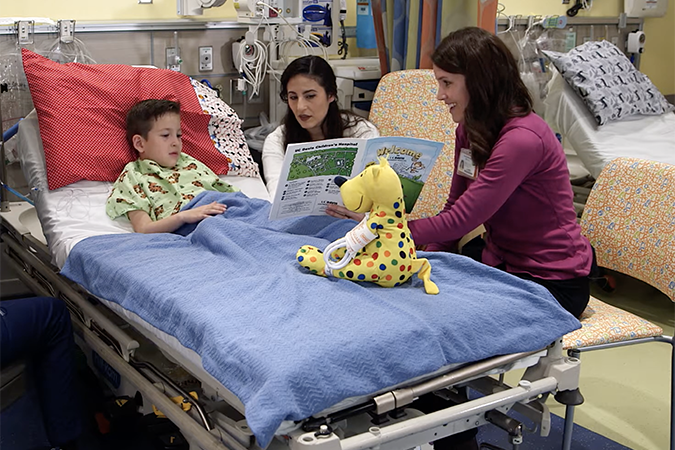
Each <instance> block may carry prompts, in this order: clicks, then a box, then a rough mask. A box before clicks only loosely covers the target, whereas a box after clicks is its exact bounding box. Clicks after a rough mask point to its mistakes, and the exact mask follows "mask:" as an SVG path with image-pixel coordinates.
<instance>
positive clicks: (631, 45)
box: [626, 31, 646, 53]
mask: <svg viewBox="0 0 675 450" xmlns="http://www.w3.org/2000/svg"><path fill="white" fill-rule="evenodd" d="M645 41H646V37H645V33H644V32H643V31H634V32H632V33H628V40H627V41H626V52H627V53H642V51H643V50H644V49H645Z"/></svg>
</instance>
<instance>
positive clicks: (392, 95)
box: [368, 70, 457, 219]
mask: <svg viewBox="0 0 675 450" xmlns="http://www.w3.org/2000/svg"><path fill="white" fill-rule="evenodd" d="M437 92H438V83H437V82H436V78H435V77H434V72H433V71H432V70H399V71H397V72H392V73H388V74H387V75H385V76H384V77H382V79H381V80H380V83H379V84H378V86H377V91H376V92H375V97H374V98H373V105H372V107H371V109H370V115H369V117H368V119H369V120H370V121H371V122H372V123H373V124H375V126H376V127H377V128H378V130H379V131H380V134H381V135H382V136H410V137H416V138H422V139H430V140H432V141H438V142H443V143H445V146H444V147H443V151H442V152H441V154H440V155H439V157H438V159H437V161H436V164H435V165H434V167H433V169H432V170H431V174H430V175H429V178H428V179H427V182H426V183H425V184H424V188H423V189H422V192H421V194H420V196H419V198H418V199H417V203H415V208H414V209H413V211H412V212H411V214H410V216H409V218H410V219H419V218H422V217H431V216H435V215H436V214H438V212H439V211H440V210H441V209H443V206H444V205H445V202H446V200H447V199H448V194H449V193H450V183H451V182H452V173H453V171H454V167H455V165H454V163H455V154H454V149H455V128H456V127H457V124H455V122H453V120H452V116H451V115H450V112H449V111H448V107H447V106H446V105H445V103H443V102H442V101H440V100H437V99H436V93H437Z"/></svg>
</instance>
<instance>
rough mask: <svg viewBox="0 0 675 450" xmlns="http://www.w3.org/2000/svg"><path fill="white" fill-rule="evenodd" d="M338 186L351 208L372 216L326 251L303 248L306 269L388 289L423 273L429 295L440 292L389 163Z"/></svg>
mask: <svg viewBox="0 0 675 450" xmlns="http://www.w3.org/2000/svg"><path fill="white" fill-rule="evenodd" d="M335 182H336V183H337V184H338V185H339V186H340V194H341V196H342V201H343V202H344V204H345V207H346V208H347V209H349V210H351V211H354V212H359V213H367V214H366V217H365V218H364V219H363V221H361V223H359V224H358V225H357V226H356V227H354V229H353V230H351V231H350V232H349V233H347V235H346V236H345V237H344V238H341V239H338V240H337V241H335V242H333V243H332V244H330V245H329V246H328V247H326V249H325V252H322V251H321V250H319V249H318V248H316V247H313V246H311V245H304V246H302V247H301V248H300V250H298V252H297V254H296V258H297V260H298V262H299V263H300V265H301V266H303V267H306V268H308V269H309V270H310V271H311V272H312V273H314V274H317V275H322V276H326V275H332V276H334V277H338V278H345V279H348V280H352V281H371V282H373V283H377V284H379V285H380V286H384V287H394V286H398V285H400V284H401V283H404V282H406V281H407V280H408V279H409V278H410V277H411V276H412V275H413V274H414V273H416V272H418V271H419V274H418V277H419V278H420V279H421V280H422V281H424V290H425V291H426V292H427V294H438V287H437V286H436V284H434V283H433V282H432V281H431V280H430V276H431V264H429V261H427V260H426V259H424V258H420V259H418V258H417V253H416V252H415V243H414V242H413V240H412V237H411V236H410V229H408V222H407V220H406V218H405V211H404V208H405V205H404V203H403V189H402V188H401V182H400V180H399V177H398V175H397V174H396V172H394V169H392V168H391V167H390V166H389V162H388V161H387V160H386V159H385V158H380V163H379V164H373V165H370V166H368V167H367V168H366V169H365V170H364V171H363V172H361V173H360V174H359V175H358V176H356V177H354V178H352V179H351V180H346V179H345V178H342V177H336V179H335ZM368 212H369V213H368Z"/></svg>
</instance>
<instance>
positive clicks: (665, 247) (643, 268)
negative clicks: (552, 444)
mask: <svg viewBox="0 0 675 450" xmlns="http://www.w3.org/2000/svg"><path fill="white" fill-rule="evenodd" d="M581 228H582V232H583V234H584V235H585V236H586V237H587V238H588V240H589V241H590V242H591V245H593V247H594V248H595V252H596V255H597V260H598V265H599V266H600V267H604V268H607V269H611V270H613V271H616V272H620V273H623V274H625V275H629V276H631V277H633V278H636V279H638V280H641V281H644V282H646V283H648V284H650V285H651V286H653V287H655V288H656V289H658V290H660V291H662V292H663V293H665V294H666V295H667V296H668V297H669V298H670V299H671V300H673V301H675V264H674V262H675V166H673V165H670V164H665V163H659V162H653V161H647V160H643V159H636V158H618V159H615V160H614V161H612V162H611V163H610V164H608V165H607V166H606V167H605V169H604V170H603V171H602V173H601V174H600V176H599V177H598V179H597V181H596V183H595V185H594V186H593V189H592V191H591V193H590V195H589V197H588V201H587V203H586V207H585V209H584V213H583V216H582V218H581ZM581 325H582V328H580V329H578V330H576V331H574V332H572V333H570V334H567V335H566V336H565V337H564V338H563V348H564V349H566V350H568V354H569V355H570V356H575V357H578V356H579V353H581V352H586V351H590V350H602V349H605V348H611V347H620V346H624V345H631V344H641V343H645V342H666V343H668V344H670V345H671V346H673V345H674V343H673V338H672V337H669V336H664V335H663V330H662V329H661V327H659V326H657V325H654V324H652V323H650V322H648V321H646V320H644V319H642V318H641V317H638V316H636V315H634V314H631V313H629V312H626V311H623V310H621V309H619V308H616V307H614V306H611V305H608V304H606V303H603V302H601V301H600V300H598V299H596V298H593V297H591V300H590V302H589V304H588V307H587V308H586V310H585V311H584V312H583V314H582V316H581ZM671 365H672V367H671V412H670V414H671V416H670V421H671V428H670V430H671V436H670V449H671V450H673V449H675V436H674V433H673V429H674V428H673V427H675V420H674V417H675V401H674V400H675V377H673V375H674V374H675V346H674V347H673V359H672V361H671ZM573 418H574V406H573V405H571V406H567V411H566V422H565V433H566V434H568V433H569V435H570V437H571V433H572V425H573ZM566 442H571V439H567V440H566ZM565 448H569V447H564V449H565Z"/></svg>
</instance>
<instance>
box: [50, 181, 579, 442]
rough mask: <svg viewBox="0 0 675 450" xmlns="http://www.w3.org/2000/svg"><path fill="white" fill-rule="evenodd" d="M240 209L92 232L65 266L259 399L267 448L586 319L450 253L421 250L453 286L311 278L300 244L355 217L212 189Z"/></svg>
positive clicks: (255, 420)
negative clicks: (294, 213) (374, 399)
mask: <svg viewBox="0 0 675 450" xmlns="http://www.w3.org/2000/svg"><path fill="white" fill-rule="evenodd" d="M214 200H218V201H221V202H223V203H225V204H227V205H228V209H227V211H226V212H225V213H224V214H222V215H220V216H216V217H210V218H207V219H205V220H203V221H201V222H200V223H199V224H197V225H192V226H187V227H184V228H182V229H180V230H178V231H179V232H180V234H154V235H143V234H136V233H131V234H123V235H121V234H117V235H105V236H96V237H90V238H87V239H85V240H83V241H81V242H80V243H78V244H77V245H76V246H75V247H74V248H73V250H72V251H71V253H70V255H69V257H68V260H67V262H66V265H65V266H64V268H63V270H62V274H63V275H65V276H66V277H68V278H70V279H72V280H73V281H75V282H77V283H80V284H81V285H83V286H84V287H85V288H87V289H88V290H89V291H90V292H91V293H93V294H94V295H96V296H98V297H101V298H104V299H106V300H109V301H112V302H115V303H118V304H120V305H121V306H122V307H124V308H125V309H127V310H129V311H132V312H134V313H136V314H137V315H138V316H140V317H141V318H142V319H143V320H145V321H147V322H149V323H150V324H152V325H153V326H155V327H157V328H158V329H160V330H162V331H164V332H165V333H168V334H170V335H172V336H175V337H176V338H177V339H178V340H179V341H180V342H181V344H182V345H183V346H185V347H188V348H190V349H193V350H194V351H196V352H197V353H198V354H199V355H201V358H202V364H203V366H204V369H206V370H207V371H208V372H209V373H210V374H211V375H213V376H214V377H215V378H216V379H217V380H218V381H219V382H220V383H222V384H223V385H224V386H225V387H226V388H227V389H229V390H230V391H232V392H233V393H234V394H236V395H237V397H239V399H240V400H241V401H242V402H243V403H244V406H245V407H246V420H247V422H248V425H249V426H250V428H251V430H252V431H253V433H254V434H255V436H256V438H257V439H258V442H259V443H260V445H262V446H263V447H265V446H266V445H267V444H268V443H269V442H270V440H271V439H272V437H273V435H274V432H275V431H276V429H277V428H278V427H279V425H280V424H281V422H282V421H283V420H300V419H304V418H306V417H308V416H310V415H312V414H315V413H317V412H319V411H321V410H323V409H325V408H327V407H329V406H332V405H334V404H336V403H338V402H339V401H341V400H344V399H345V398H348V397H353V396H359V395H366V394H370V393H373V392H376V391H378V390H381V389H383V388H386V387H389V386H393V385H396V384H398V383H402V382H404V381H406V380H409V379H411V378H414V377H417V376H420V375H423V374H427V373H430V372H432V371H435V370H437V369H439V368H440V367H442V366H445V365H448V364H451V363H462V362H468V361H476V360H479V359H483V358H487V357H490V356H495V355H502V354H509V353H514V352H524V351H531V350H537V349H540V348H543V347H545V346H546V345H548V344H550V343H551V342H553V341H554V340H556V339H557V338H559V337H561V336H562V335H564V334H566V333H568V332H570V331H572V330H575V329H577V328H579V326H580V325H579V322H578V320H576V319H575V318H574V317H573V316H572V315H571V314H569V313H568V312H566V311H565V310H564V309H563V308H562V307H560V306H559V305H558V303H557V302H556V300H555V299H554V298H553V297H552V296H551V295H550V294H549V292H548V291H547V290H546V289H544V288H543V287H541V286H539V285H537V284H535V283H532V282H528V281H524V280H521V279H519V278H517V277H514V276H512V275H509V274H507V273H505V272H502V271H499V270H497V269H493V268H490V267H487V266H485V265H482V264H479V263H476V262H474V261H472V260H470V259H469V258H465V257H463V256H459V255H453V254H447V253H422V254H421V256H423V257H426V258H428V259H429V260H430V262H431V264H432V271H431V278H432V280H433V281H434V282H435V283H436V284H437V285H438V287H439V289H440V294H438V295H427V294H426V293H425V292H424V288H423V285H422V282H421V281H420V280H419V279H418V278H417V276H414V277H413V279H412V281H409V282H407V283H405V284H404V285H402V286H400V287H396V288H383V287H380V286H377V285H374V284H371V283H355V282H352V281H348V280H338V279H334V278H331V279H328V278H324V277H319V276H317V275H311V274H309V273H307V272H306V270H305V269H303V268H302V267H300V266H299V264H298V263H297V262H296V260H295V253H296V251H297V250H298V248H299V247H301V246H302V245H304V244H312V245H315V246H317V247H319V248H323V247H325V246H326V245H327V244H328V243H329V242H332V241H333V240H335V239H337V238H339V237H342V236H343V235H344V234H345V233H346V232H347V231H349V230H350V229H351V228H352V227H353V226H354V225H355V222H353V221H350V220H337V219H334V218H331V217H327V216H326V217H317V216H311V217H301V218H294V219H286V220H280V221H269V220H268V219H267V217H268V215H269V208H270V204H269V203H268V202H266V201H262V200H256V199H249V198H247V197H246V196H244V195H243V194H241V193H234V194H229V193H227V194H225V193H216V192H206V193H204V194H201V195H200V196H198V197H197V198H196V199H194V200H193V201H192V202H191V203H190V205H188V207H194V206H199V205H202V204H205V203H209V202H211V201H214Z"/></svg>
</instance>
